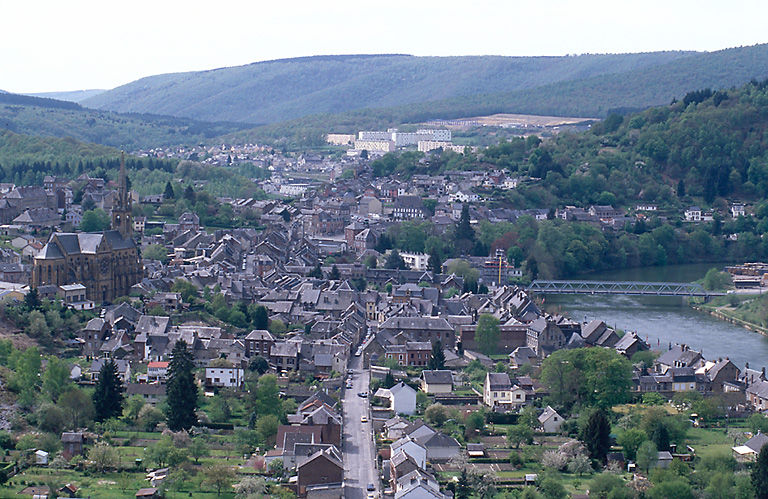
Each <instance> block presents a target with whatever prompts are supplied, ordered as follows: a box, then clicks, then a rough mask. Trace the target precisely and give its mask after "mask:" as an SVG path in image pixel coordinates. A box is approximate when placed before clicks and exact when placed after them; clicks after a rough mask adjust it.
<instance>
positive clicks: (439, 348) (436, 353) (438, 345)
mask: <svg viewBox="0 0 768 499" xmlns="http://www.w3.org/2000/svg"><path fill="white" fill-rule="evenodd" d="M429 368H430V369H432V370H433V371H436V370H439V369H445V353H444V352H443V344H442V342H441V341H440V340H437V341H436V342H434V343H433V344H432V356H431V357H430V358H429Z"/></svg>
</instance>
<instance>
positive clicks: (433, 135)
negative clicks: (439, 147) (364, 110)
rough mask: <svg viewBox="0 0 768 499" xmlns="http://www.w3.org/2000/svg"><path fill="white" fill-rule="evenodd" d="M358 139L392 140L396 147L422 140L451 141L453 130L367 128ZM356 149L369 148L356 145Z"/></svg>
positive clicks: (359, 133) (359, 134)
mask: <svg viewBox="0 0 768 499" xmlns="http://www.w3.org/2000/svg"><path fill="white" fill-rule="evenodd" d="M357 140H358V141H392V142H393V143H394V146H395V147H405V146H412V145H417V144H418V143H419V142H422V141H442V142H450V141H451V131H450V130H447V129H435V130H430V129H422V130H417V131H415V132H398V131H397V128H390V129H388V130H387V131H386V132H383V131H376V130H367V131H361V132H358V134H357ZM355 149H367V148H361V147H357V146H355Z"/></svg>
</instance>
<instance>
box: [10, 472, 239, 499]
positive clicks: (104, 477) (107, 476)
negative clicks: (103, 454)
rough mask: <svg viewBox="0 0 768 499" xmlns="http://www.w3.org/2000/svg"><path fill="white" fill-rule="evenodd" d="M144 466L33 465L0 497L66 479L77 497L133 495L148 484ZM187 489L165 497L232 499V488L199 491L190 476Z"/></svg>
mask: <svg viewBox="0 0 768 499" xmlns="http://www.w3.org/2000/svg"><path fill="white" fill-rule="evenodd" d="M145 476H146V474H145V472H144V471H143V470H141V471H136V472H123V473H116V472H113V473H104V474H98V473H83V472H78V471H74V470H53V469H47V468H41V467H32V468H29V469H27V470H26V471H25V472H24V473H21V474H19V475H16V476H14V477H13V478H12V479H11V480H10V481H9V482H8V483H7V484H5V485H4V486H0V497H18V494H19V492H21V491H22V490H23V489H24V488H25V487H27V486H29V485H54V486H55V487H56V488H58V487H61V486H63V485H65V484H67V483H71V484H73V485H75V486H76V487H78V489H79V490H78V491H77V494H78V497H98V498H99V499H113V498H114V499H117V498H132V497H135V494H136V491H137V490H138V489H140V488H143V487H149V486H150V485H149V483H148V482H147V481H146V479H145ZM185 488H186V489H187V490H184V491H177V492H173V491H170V492H169V493H168V494H167V495H166V497H167V498H168V499H180V498H182V497H184V498H188V497H200V498H208V497H210V498H213V497H219V498H221V499H232V498H233V497H234V494H233V493H232V492H224V491H223V492H222V494H221V495H220V496H217V495H216V492H214V491H208V490H206V491H200V490H199V489H200V486H199V480H198V479H197V478H193V479H190V481H189V484H188V486H187V487H185Z"/></svg>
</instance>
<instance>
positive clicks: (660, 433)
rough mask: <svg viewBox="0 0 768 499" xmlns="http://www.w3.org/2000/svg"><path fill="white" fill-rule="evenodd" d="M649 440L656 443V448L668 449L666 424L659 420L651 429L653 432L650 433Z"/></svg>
mask: <svg viewBox="0 0 768 499" xmlns="http://www.w3.org/2000/svg"><path fill="white" fill-rule="evenodd" d="M651 441H652V442H653V443H654V444H656V449H657V450H659V451H668V450H669V430H667V426H666V425H665V424H664V423H662V422H661V421H659V423H657V424H656V427H655V428H654V429H653V433H651Z"/></svg>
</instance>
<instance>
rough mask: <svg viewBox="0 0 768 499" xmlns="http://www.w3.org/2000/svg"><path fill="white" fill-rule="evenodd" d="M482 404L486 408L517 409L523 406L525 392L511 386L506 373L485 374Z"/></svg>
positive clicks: (515, 386)
mask: <svg viewBox="0 0 768 499" xmlns="http://www.w3.org/2000/svg"><path fill="white" fill-rule="evenodd" d="M483 403H484V404H485V405H487V406H488V407H497V406H498V407H505V408H512V407H519V406H521V405H524V404H525V390H523V389H522V388H520V387H519V386H517V385H514V386H513V385H512V382H511V381H510V379H509V375H508V374H507V373H486V375H485V385H484V387H483Z"/></svg>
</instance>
